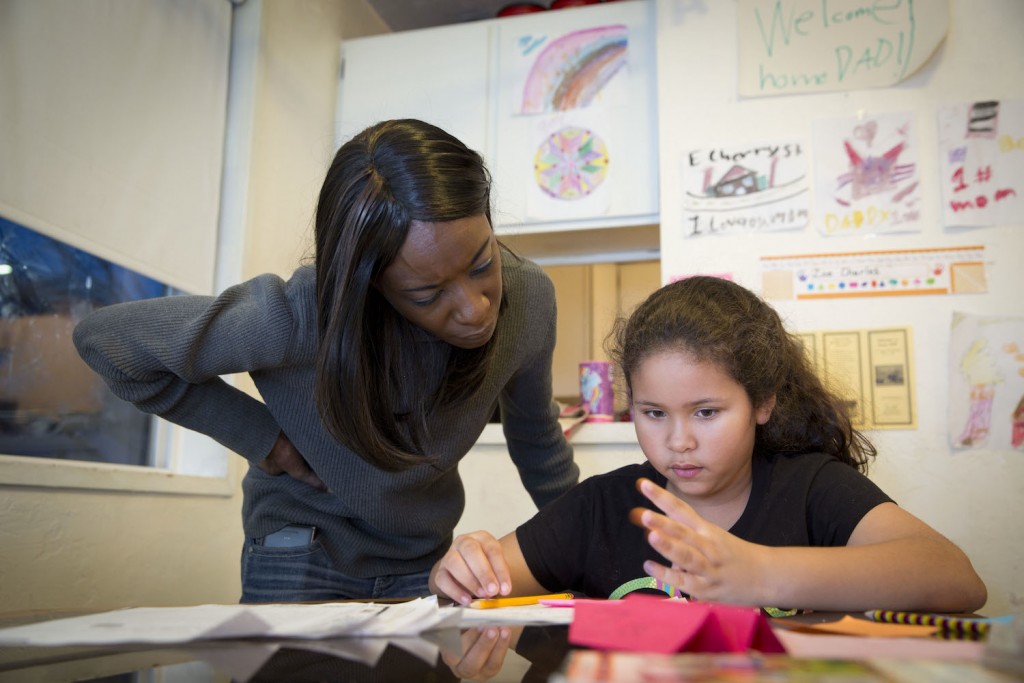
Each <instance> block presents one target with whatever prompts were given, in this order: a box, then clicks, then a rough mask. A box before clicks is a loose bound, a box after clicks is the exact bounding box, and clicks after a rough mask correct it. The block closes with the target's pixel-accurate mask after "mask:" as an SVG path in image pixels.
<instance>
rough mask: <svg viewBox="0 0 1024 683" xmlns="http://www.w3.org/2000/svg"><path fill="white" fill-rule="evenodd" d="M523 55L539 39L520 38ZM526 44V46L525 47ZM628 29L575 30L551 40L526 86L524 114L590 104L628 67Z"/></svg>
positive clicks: (576, 107) (537, 60)
mask: <svg viewBox="0 0 1024 683" xmlns="http://www.w3.org/2000/svg"><path fill="white" fill-rule="evenodd" d="M519 45H520V49H521V50H525V51H524V52H522V56H526V55H527V54H529V53H530V52H532V51H533V50H534V49H535V48H536V47H537V43H536V41H535V40H534V41H531V40H526V41H524V40H523V39H522V38H521V39H520V40H519ZM524 46H525V47H524ZM628 47H629V31H628V29H627V28H626V26H625V25H623V24H614V25H611V26H597V27H594V28H588V29H584V30H580V31H572V32H571V33H567V34H565V35H563V36H560V37H558V38H555V39H553V40H551V41H549V42H548V43H547V44H546V45H545V46H544V48H543V49H542V50H540V52H539V53H538V54H537V57H536V59H535V60H534V61H533V66H532V67H531V68H530V72H529V74H528V75H527V77H526V83H525V85H524V86H523V100H522V106H521V108H520V111H521V113H523V114H538V113H544V112H554V111H569V110H571V109H578V108H581V107H587V106H590V104H591V103H592V102H594V100H595V99H596V98H597V97H598V95H599V94H600V93H601V91H602V89H603V88H604V87H605V85H606V84H607V83H608V82H609V81H610V80H611V79H612V78H613V77H614V76H615V75H616V74H617V73H619V72H620V71H622V70H623V68H624V67H625V66H626V58H627V53H628Z"/></svg>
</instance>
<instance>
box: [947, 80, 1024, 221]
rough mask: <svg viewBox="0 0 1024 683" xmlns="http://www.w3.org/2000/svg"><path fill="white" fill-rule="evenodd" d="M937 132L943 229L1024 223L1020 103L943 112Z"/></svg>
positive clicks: (1023, 110)
mask: <svg viewBox="0 0 1024 683" xmlns="http://www.w3.org/2000/svg"><path fill="white" fill-rule="evenodd" d="M938 127H939V169H940V178H941V186H942V194H943V202H942V216H943V222H944V224H945V225H951V226H968V227H975V226H986V225H1005V224H1008V223H1011V224H1012V223H1024V100H1008V101H1002V102H1000V101H998V100H989V101H980V102H962V103H959V104H951V105H946V106H942V107H940V108H939V111H938Z"/></svg>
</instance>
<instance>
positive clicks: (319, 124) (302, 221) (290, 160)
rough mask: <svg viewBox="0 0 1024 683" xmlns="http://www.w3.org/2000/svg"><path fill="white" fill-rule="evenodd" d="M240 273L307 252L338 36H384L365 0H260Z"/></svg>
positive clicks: (328, 154)
mask: <svg viewBox="0 0 1024 683" xmlns="http://www.w3.org/2000/svg"><path fill="white" fill-rule="evenodd" d="M262 4H263V36H262V39H261V49H260V57H259V60H260V61H259V69H258V72H259V81H258V84H257V91H256V98H257V103H256V119H255V121H254V131H253V142H252V162H251V168H250V173H251V184H250V189H249V208H248V212H247V213H248V221H247V223H248V230H247V239H246V244H245V259H244V262H243V269H244V272H245V275H246V276H252V275H257V274H259V273H265V272H273V273H278V274H279V275H282V276H286V275H288V274H290V273H291V272H292V270H294V269H295V266H296V265H298V263H299V262H300V261H301V260H302V259H303V258H305V257H310V258H311V257H312V255H313V239H312V237H313V216H314V211H315V209H316V200H317V195H318V193H319V191H320V185H321V183H322V182H323V179H324V173H325V172H326V170H327V167H328V165H329V164H330V161H331V158H332V157H333V156H334V152H335V139H334V138H335V106H336V103H337V95H338V69H339V60H340V41H341V40H344V39H346V38H356V37H360V36H367V35H375V34H378V33H386V32H387V31H388V28H387V26H386V25H385V24H384V23H383V22H382V21H381V19H380V17H378V16H377V14H376V13H375V12H374V11H373V10H372V9H370V8H369V6H368V5H367V4H366V3H365V2H363V0H262Z"/></svg>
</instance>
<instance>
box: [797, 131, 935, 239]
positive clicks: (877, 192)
mask: <svg viewBox="0 0 1024 683" xmlns="http://www.w3.org/2000/svg"><path fill="white" fill-rule="evenodd" d="M814 133H815V135H814V145H815V156H816V163H815V166H816V174H815V175H816V183H815V184H816V194H815V204H816V215H815V223H816V224H817V227H818V231H819V232H821V233H822V234H823V235H853V234H875V233H890V232H908V231H914V232H917V231H920V229H921V227H920V196H919V175H920V174H919V171H918V163H917V144H916V140H915V136H914V130H913V115H912V114H884V115H879V116H872V117H868V118H864V119H840V120H831V121H819V122H818V123H817V124H816V125H815V128H814Z"/></svg>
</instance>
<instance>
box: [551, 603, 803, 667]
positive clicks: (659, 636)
mask: <svg viewBox="0 0 1024 683" xmlns="http://www.w3.org/2000/svg"><path fill="white" fill-rule="evenodd" d="M575 609H576V613H575V615H574V616H573V620H572V624H571V625H570V626H569V642H570V643H572V644H574V645H582V646H585V647H591V648H596V649H600V650H619V651H624V652H660V653H665V654H670V653H673V652H747V651H749V650H758V651H760V652H765V653H782V652H785V651H786V650H785V648H784V647H782V643H781V642H779V639H778V638H776V637H775V633H773V632H772V628H771V626H770V625H769V624H768V620H767V619H766V618H765V616H764V615H763V614H762V613H761V610H759V609H755V608H752V607H734V606H732V605H719V604H715V603H709V602H683V601H680V600H670V599H666V598H659V597H657V596H653V595H644V594H637V595H631V596H629V597H627V598H626V599H624V600H606V601H603V602H600V601H591V600H586V601H584V600H580V601H577V603H576V607H575Z"/></svg>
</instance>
